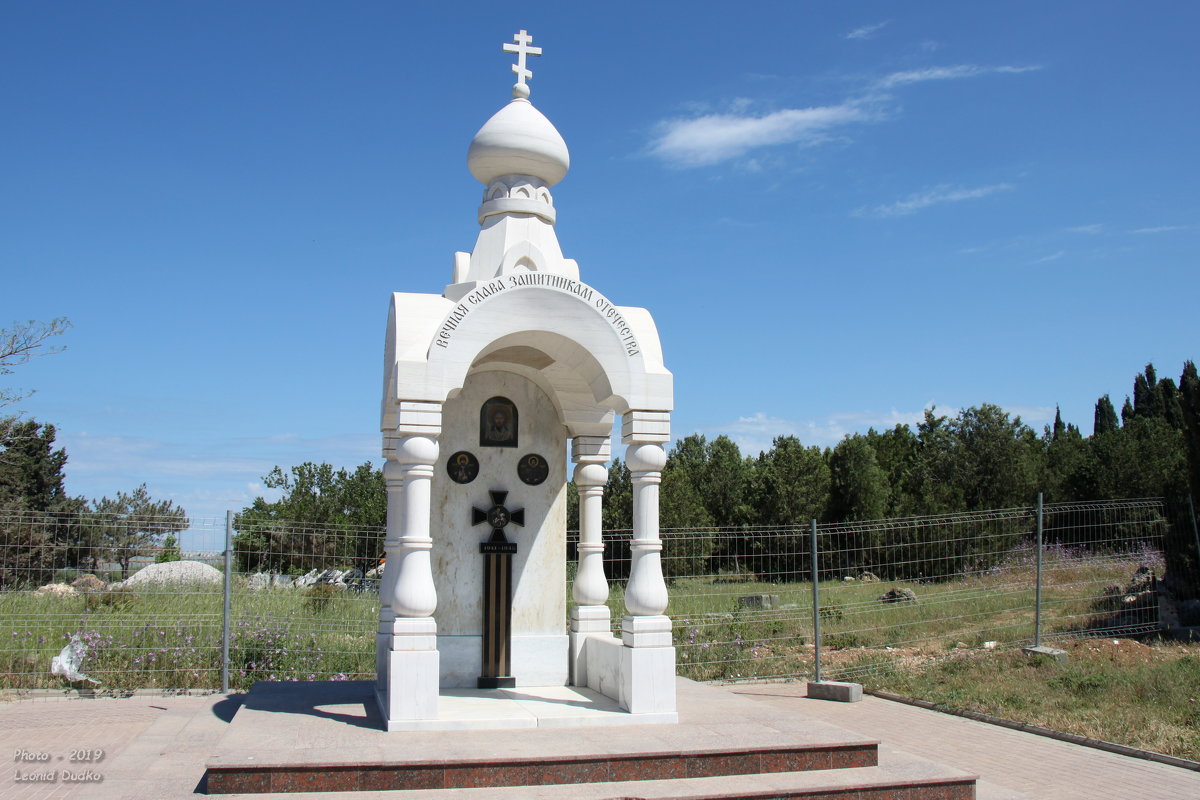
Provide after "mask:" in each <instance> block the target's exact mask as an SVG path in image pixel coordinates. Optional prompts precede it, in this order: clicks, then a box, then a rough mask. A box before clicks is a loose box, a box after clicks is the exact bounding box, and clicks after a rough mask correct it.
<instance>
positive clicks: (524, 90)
mask: <svg viewBox="0 0 1200 800" xmlns="http://www.w3.org/2000/svg"><path fill="white" fill-rule="evenodd" d="M532 41H533V37H532V36H530V35H529V31H526V30H522V31H521V32H520V33H518V34H516V35H514V36H513V42H515V43H516V44H511V43H506V44H505V45H504V52H506V53H516V54H517V63H515V64H513V65H512V71H513V72H515V73H516V74H517V82H516V84H515V85H514V86H513V97H529V86H527V85H526V83H525V81H527V80H529V79H530V78H532V77H533V71H532V70H530V69H529V68H527V67H526V66H525V56H540V55H541V54H542V48H540V47H531V46H530V43H531V42H532Z"/></svg>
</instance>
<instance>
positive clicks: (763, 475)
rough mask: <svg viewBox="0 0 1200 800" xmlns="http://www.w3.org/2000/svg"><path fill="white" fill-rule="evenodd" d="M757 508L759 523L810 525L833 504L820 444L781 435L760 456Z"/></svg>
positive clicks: (757, 473) (756, 488) (758, 463)
mask: <svg viewBox="0 0 1200 800" xmlns="http://www.w3.org/2000/svg"><path fill="white" fill-rule="evenodd" d="M755 477H756V478H757V486H756V487H755V492H754V494H755V503H754V505H755V508H756V510H757V512H758V517H757V519H756V520H755V522H756V523H757V524H759V525H807V524H808V521H809V520H811V519H813V518H819V517H821V516H822V514H823V512H824V511H825V508H826V507H827V506H828V504H829V481H830V477H829V464H828V463H827V462H826V460H825V456H824V454H823V453H822V452H821V448H819V447H805V446H804V445H802V444H801V443H800V440H799V439H797V438H796V437H795V436H777V437H775V440H774V442H773V443H772V446H771V449H770V451H769V452H766V453H763V454H760V455H759V458H758V461H757V465H756V474H755Z"/></svg>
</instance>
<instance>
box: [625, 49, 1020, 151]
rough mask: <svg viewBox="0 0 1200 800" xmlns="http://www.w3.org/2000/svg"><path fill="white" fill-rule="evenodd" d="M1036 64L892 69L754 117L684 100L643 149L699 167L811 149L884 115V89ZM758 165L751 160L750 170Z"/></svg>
mask: <svg viewBox="0 0 1200 800" xmlns="http://www.w3.org/2000/svg"><path fill="white" fill-rule="evenodd" d="M1038 69H1041V67H1038V66H1027V67H1015V66H999V67H982V66H977V65H973V64H960V65H957V66H950V67H928V68H925V69H919V70H909V71H905V72H893V73H892V74H891V75H888V76H886V77H884V78H882V79H880V80H878V81H876V82H875V83H874V84H872V85H870V86H868V87H866V90H865V91H864V92H863V93H860V95H859V96H857V97H850V98H848V99H846V100H845V101H843V102H841V103H837V104H834V105H825V106H813V107H810V108H784V109H780V110H778V111H772V112H769V113H766V114H758V115H756V114H755V113H753V111H752V106H753V104H754V102H755V101H754V100H753V99H750V98H745V97H738V98H734V99H733V100H730V101H729V102H728V103H727V105H726V110H725V111H723V112H716V111H712V110H711V108H710V107H709V106H708V104H704V103H686V104H683V108H685V109H686V110H687V113H689V114H691V116H690V117H688V118H676V119H667V120H663V121H661V122H659V123H658V124H657V125H656V126H655V129H654V136H653V139H652V141H651V142H650V145H649V148H648V152H649V153H650V154H651V155H654V156H657V157H658V158H661V159H662V160H663V161H666V162H668V163H670V164H673V165H675V166H678V167H702V166H709V165H712V164H717V163H720V162H722V161H729V160H731V159H735V158H738V157H740V156H742V155H745V154H746V153H747V152H749V151H751V150H754V149H756V148H761V147H772V146H777V145H785V144H792V145H798V146H801V147H811V146H813V145H817V144H820V143H822V142H825V141H828V140H830V139H831V138H833V134H834V132H835V131H836V130H838V129H840V128H845V127H847V126H850V125H853V124H862V123H866V122H875V121H879V120H881V119H883V118H884V117H885V113H884V110H883V109H882V107H881V106H882V103H883V102H885V101H887V100H888V99H889V98H888V96H887V94H886V90H889V89H893V88H896V87H900V86H906V85H909V84H913V83H921V82H924V81H933V80H948V79H956V78H968V77H973V76H977V75H990V74H998V73H1021V72H1030V71H1032V70H1038ZM756 166H762V165H761V163H758V164H751V166H750V169H751V170H753V169H754V168H755V167H756Z"/></svg>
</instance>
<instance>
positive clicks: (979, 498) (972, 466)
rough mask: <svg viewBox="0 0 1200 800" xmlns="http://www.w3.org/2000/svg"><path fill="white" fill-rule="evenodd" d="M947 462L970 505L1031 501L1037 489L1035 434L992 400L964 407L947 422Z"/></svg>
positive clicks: (1005, 505) (951, 476)
mask: <svg viewBox="0 0 1200 800" xmlns="http://www.w3.org/2000/svg"><path fill="white" fill-rule="evenodd" d="M948 432H949V436H950V440H951V442H952V446H951V449H950V452H949V454H948V456H949V458H948V463H947V464H946V467H947V468H948V470H949V475H948V476H947V477H948V479H950V480H953V481H954V482H955V483H957V484H958V486H959V491H960V496H961V497H962V498H963V500H964V501H965V506H966V509H967V510H970V511H975V510H981V509H989V508H1010V507H1014V506H1021V505H1027V504H1029V503H1030V502H1031V501H1032V500H1033V497H1034V495H1035V494H1036V492H1037V488H1036V483H1037V477H1038V453H1039V450H1040V449H1041V447H1040V444H1039V443H1038V440H1037V436H1036V435H1035V434H1034V432H1033V431H1032V430H1031V429H1030V428H1029V427H1028V426H1027V425H1025V424H1024V423H1022V422H1021V418H1020V417H1012V418H1009V416H1008V412H1006V411H1005V410H1004V409H1002V408H1000V407H999V406H996V405H992V404H991V403H984V404H983V405H981V406H977V407H975V406H973V407H971V408H967V409H964V410H963V411H961V412H960V413H959V414H958V416H957V417H955V418H954V420H952V421H951V423H950V427H949V431H948Z"/></svg>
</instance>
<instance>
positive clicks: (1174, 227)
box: [1130, 225, 1196, 233]
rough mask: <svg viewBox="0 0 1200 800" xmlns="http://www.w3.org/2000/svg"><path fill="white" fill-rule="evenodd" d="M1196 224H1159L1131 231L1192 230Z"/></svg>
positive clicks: (1162, 231)
mask: <svg viewBox="0 0 1200 800" xmlns="http://www.w3.org/2000/svg"><path fill="white" fill-rule="evenodd" d="M1194 227H1196V226H1195V225H1159V226H1158V227H1155V228H1138V229H1137V230H1135V231H1130V233H1170V232H1171V231H1190V230H1192V228H1194Z"/></svg>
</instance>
